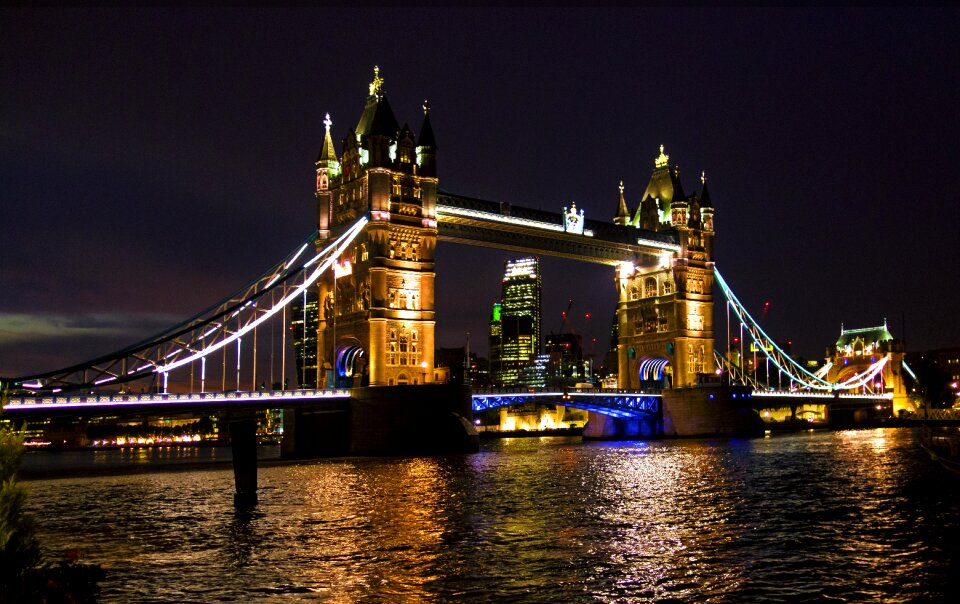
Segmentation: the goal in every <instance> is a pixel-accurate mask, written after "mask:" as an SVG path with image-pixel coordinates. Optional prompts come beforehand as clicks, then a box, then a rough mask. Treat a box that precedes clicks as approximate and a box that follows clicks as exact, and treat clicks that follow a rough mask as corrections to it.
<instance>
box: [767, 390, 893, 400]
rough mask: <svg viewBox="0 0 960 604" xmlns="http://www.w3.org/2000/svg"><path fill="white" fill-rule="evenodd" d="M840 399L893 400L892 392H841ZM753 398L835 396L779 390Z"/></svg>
mask: <svg viewBox="0 0 960 604" xmlns="http://www.w3.org/2000/svg"><path fill="white" fill-rule="evenodd" d="M839 394H840V398H842V399H850V398H854V399H866V400H873V401H875V400H880V399H883V400H890V399H892V398H893V393H892V392H887V393H884V394H853V393H849V392H841V393H839ZM751 396H752V397H753V398H779V397H783V398H822V399H832V398H834V395H833V394H832V393H830V392H782V391H779V390H755V391H754V392H753V394H752V395H751Z"/></svg>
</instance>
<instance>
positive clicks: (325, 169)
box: [316, 113, 340, 238]
mask: <svg viewBox="0 0 960 604" xmlns="http://www.w3.org/2000/svg"><path fill="white" fill-rule="evenodd" d="M332 125H333V121H332V120H331V119H330V114H329V113H328V114H327V115H326V117H324V119H323V126H324V128H325V131H324V134H323V146H322V147H320V154H319V155H318V156H317V162H316V171H317V189H316V197H317V228H318V229H319V230H320V236H321V237H322V238H326V237H327V236H329V228H330V213H331V212H332V211H333V208H332V206H331V201H332V199H333V195H332V194H331V192H330V185H331V182H330V181H331V179H335V178H338V177H339V176H340V162H339V161H337V153H336V151H334V149H333V138H332V137H331V136H330V126H332Z"/></svg>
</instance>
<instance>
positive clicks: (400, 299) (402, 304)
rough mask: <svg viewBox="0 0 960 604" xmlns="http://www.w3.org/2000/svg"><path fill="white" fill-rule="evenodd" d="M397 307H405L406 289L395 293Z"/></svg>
mask: <svg viewBox="0 0 960 604" xmlns="http://www.w3.org/2000/svg"><path fill="white" fill-rule="evenodd" d="M397 298H398V299H397V308H407V292H406V290H402V289H401V290H400V291H399V293H398V294H397Z"/></svg>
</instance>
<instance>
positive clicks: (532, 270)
mask: <svg viewBox="0 0 960 604" xmlns="http://www.w3.org/2000/svg"><path fill="white" fill-rule="evenodd" d="M541 288H542V287H541V277H540V259H539V258H535V257H528V258H520V259H518V260H508V261H507V262H505V263H504V272H503V290H502V297H501V300H500V303H499V304H494V306H493V311H492V313H491V316H490V371H491V380H492V382H493V384H494V385H497V386H520V385H525V382H524V377H523V375H524V368H525V367H526V366H527V365H528V364H529V363H530V361H531V359H533V358H534V357H535V356H536V355H538V354H539V353H540V313H541V305H540V291H541Z"/></svg>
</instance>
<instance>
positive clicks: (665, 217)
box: [640, 145, 687, 223]
mask: <svg viewBox="0 0 960 604" xmlns="http://www.w3.org/2000/svg"><path fill="white" fill-rule="evenodd" d="M653 166H654V169H653V174H651V175H650V182H649V183H648V184H647V188H646V190H645V191H644V192H643V196H642V197H641V198H640V199H641V200H646V199H659V200H660V203H659V206H660V222H667V223H670V222H672V220H673V218H672V212H671V205H672V204H673V202H675V201H686V199H687V196H686V195H685V194H684V192H683V186H682V185H681V184H680V172H679V170H677V169H675V168H672V167H671V166H670V156H669V155H666V154H665V153H664V152H663V145H660V155H659V157H657V158H656V159H654V160H653Z"/></svg>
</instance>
